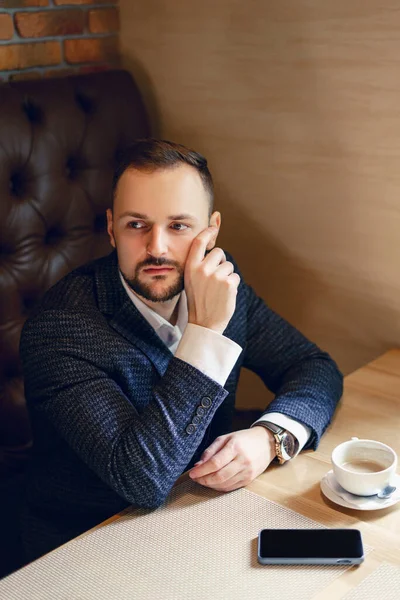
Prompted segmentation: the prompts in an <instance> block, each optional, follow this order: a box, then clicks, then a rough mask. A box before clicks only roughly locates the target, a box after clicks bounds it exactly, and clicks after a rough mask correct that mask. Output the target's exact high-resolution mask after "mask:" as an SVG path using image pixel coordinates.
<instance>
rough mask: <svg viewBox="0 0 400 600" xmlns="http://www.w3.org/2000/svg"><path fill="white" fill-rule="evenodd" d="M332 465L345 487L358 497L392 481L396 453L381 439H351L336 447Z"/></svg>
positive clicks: (368, 494)
mask: <svg viewBox="0 0 400 600" xmlns="http://www.w3.org/2000/svg"><path fill="white" fill-rule="evenodd" d="M332 465H333V472H334V474H335V477H336V480H337V481H338V483H340V485H341V486H342V488H344V489H345V490H347V491H348V492H350V493H351V494H357V495H358V496H373V495H374V494H377V493H378V492H379V491H381V490H383V488H385V487H386V486H387V485H390V484H391V483H392V481H393V478H394V476H395V474H396V468H397V454H396V452H395V451H394V450H393V449H392V448H390V446H387V445H386V444H383V443H382V442H377V441H374V440H360V439H358V438H352V439H351V440H349V441H348V442H343V443H342V444H339V446H336V448H335V449H334V450H333V452H332Z"/></svg>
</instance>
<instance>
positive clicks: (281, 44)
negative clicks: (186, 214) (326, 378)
mask: <svg viewBox="0 0 400 600" xmlns="http://www.w3.org/2000/svg"><path fill="white" fill-rule="evenodd" d="M120 10H121V27H122V43H121V46H122V47H121V50H122V55H123V58H124V61H125V65H126V66H127V67H128V68H129V69H131V70H132V72H133V74H134V75H135V76H136V78H137V79H138V81H139V83H140V86H141V88H142V92H143V94H144V96H145V99H146V102H147V105H148V106H149V108H150V112H151V116H152V120H153V124H154V128H155V131H156V132H157V133H158V134H160V135H162V136H163V137H166V138H170V139H174V140H176V141H179V142H182V143H185V144H187V145H191V146H193V147H194V148H196V149H198V150H199V151H201V152H203V153H204V154H205V155H206V156H207V157H208V159H209V161H210V165H211V169H212V171H213V174H214V177H215V181H216V189H217V208H218V209H219V210H221V213H222V216H223V228H222V233H221V238H220V242H221V245H223V246H224V247H226V248H227V249H228V250H230V251H232V252H233V253H234V255H235V257H236V259H237V260H238V262H239V264H240V266H241V268H242V271H243V274H244V275H245V277H246V279H247V280H248V281H249V282H250V283H251V284H252V285H253V286H254V287H255V289H256V290H257V292H258V293H259V294H260V295H262V296H263V297H264V298H265V299H266V300H267V301H268V302H269V304H270V305H271V306H272V307H273V308H274V309H276V310H277V311H278V312H279V313H281V314H282V315H283V316H285V317H286V318H287V319H289V320H290V321H291V322H293V323H294V324H295V325H296V326H297V327H299V328H300V329H301V330H302V331H303V332H304V333H305V334H306V335H308V336H309V337H311V338H312V339H313V340H315V341H316V342H317V343H319V344H320V345H321V346H322V347H323V348H325V349H327V350H328V351H329V352H331V354H332V355H333V356H334V357H335V359H336V360H337V361H338V363H339V365H340V367H341V368H342V369H343V370H344V371H345V372H346V373H347V372H349V371H351V370H353V369H355V368H357V367H358V366H360V365H361V364H363V363H364V362H365V361H367V360H369V359H372V358H374V357H375V356H377V355H378V354H380V353H381V352H383V351H384V350H386V349H388V348H390V347H393V346H399V345H400V306H399V297H400V277H399V255H400V200H399V194H400V76H399V73H400V36H399V33H398V32H399V31H400V5H399V3H398V2H397V1H395V0H390V1H386V2H382V1H380V0H362V1H361V0H352V1H351V2H349V1H348V0H336V2H334V3H333V2H328V1H327V0H287V1H285V2H265V1H264V0H247V1H246V2H243V1H241V2H239V1H237V0H219V1H218V2H214V1H212V0H202V2H201V3H200V2H193V1H190V0H189V1H188V0H169V2H163V1H161V0H148V1H147V2H146V3H144V2H140V3H139V2H138V3H133V2H131V1H130V0H120ZM263 402H264V392H263V389H262V386H261V385H260V384H259V383H258V382H257V381H256V379H255V378H254V377H252V376H246V377H245V378H244V381H243V383H242V385H241V393H240V403H241V405H246V406H262V404H263Z"/></svg>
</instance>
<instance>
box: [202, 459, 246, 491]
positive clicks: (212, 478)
mask: <svg viewBox="0 0 400 600" xmlns="http://www.w3.org/2000/svg"><path fill="white" fill-rule="evenodd" d="M242 470H243V465H242V464H241V463H240V461H239V460H237V458H234V459H233V460H232V461H231V462H230V463H229V464H227V465H225V466H224V467H222V469H219V471H216V472H215V473H210V474H209V475H204V476H203V477H198V478H196V482H197V483H200V484H201V485H206V486H208V487H213V486H215V485H219V486H220V485H223V484H225V483H226V482H227V481H229V480H230V479H233V478H236V479H238V477H239V473H242ZM241 477H243V474H241Z"/></svg>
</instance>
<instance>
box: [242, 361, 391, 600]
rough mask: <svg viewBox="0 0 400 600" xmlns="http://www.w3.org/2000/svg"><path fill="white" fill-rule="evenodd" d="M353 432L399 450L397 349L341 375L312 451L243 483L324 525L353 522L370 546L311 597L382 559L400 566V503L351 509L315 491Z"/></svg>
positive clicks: (334, 594)
mask: <svg viewBox="0 0 400 600" xmlns="http://www.w3.org/2000/svg"><path fill="white" fill-rule="evenodd" d="M353 436H357V437H359V438H367V439H375V440H379V441H381V442H384V443H386V444H388V445H389V446H391V447H392V448H394V450H395V451H396V452H397V454H398V455H400V350H391V351H389V352H387V353H386V354H384V355H383V356H381V357H380V358H378V359H377V360H375V361H373V362H371V363H369V364H368V365H366V366H364V367H362V368H361V369H358V370H357V371H355V372H354V373H352V374H351V375H348V376H347V377H346V378H345V391H344V395H343V399H342V401H341V403H340V406H339V408H338V410H337V411H336V414H335V417H334V420H333V422H332V424H331V426H330V428H329V429H328V431H327V432H326V433H325V435H324V436H323V438H322V440H321V443H320V445H319V447H318V450H317V451H316V452H304V453H302V454H300V455H299V456H298V457H297V458H296V459H295V460H294V461H292V462H289V463H287V464H285V465H284V466H283V467H277V468H273V469H269V470H268V471H267V472H265V473H264V474H263V475H260V476H259V477H258V478H257V479H256V480H255V481H253V482H252V483H251V484H250V485H249V486H248V489H249V490H252V491H253V492H256V493H257V494H260V495H262V496H265V497H268V498H269V499H270V500H274V501H275V502H278V503H279V504H282V505H284V506H287V507H288V508H291V509H292V510H294V511H296V512H298V513H301V514H302V515H305V516H307V517H309V518H311V519H314V520H315V521H319V522H320V523H323V524H324V525H326V526H327V527H356V528H358V529H360V530H361V532H362V535H363V539H364V542H365V543H366V544H369V545H370V546H372V547H373V548H374V552H372V553H371V554H370V555H369V556H367V557H366V560H365V562H364V563H363V564H362V565H361V566H360V567H358V568H353V569H350V570H348V571H346V572H345V574H344V575H342V576H341V577H339V578H338V579H336V580H335V581H334V582H333V583H332V584H331V585H330V586H329V588H325V589H324V590H323V592H322V593H321V594H319V595H318V596H315V600H328V599H330V598H332V599H335V600H336V599H337V598H340V597H342V595H344V594H345V593H346V592H348V591H349V589H351V588H353V587H355V586H356V585H358V583H360V581H361V580H362V579H364V578H365V577H367V576H368V575H369V574H370V573H371V572H372V571H373V570H374V569H376V568H377V567H378V566H379V565H380V564H381V563H382V562H385V561H388V562H390V563H393V564H396V565H398V566H400V503H399V504H397V505H395V506H392V507H389V508H386V509H383V510H379V511H359V510H351V509H346V508H342V507H340V506H337V505H336V504H334V503H332V502H330V501H329V500H327V499H326V498H325V497H324V496H323V495H322V493H321V491H320V481H321V479H322V477H323V475H324V474H325V473H326V472H327V471H328V470H329V468H330V457H331V453H332V450H333V448H334V447H335V446H337V445H338V444H340V443H341V442H344V441H347V440H349V439H350V438H351V437H353ZM399 597H400V590H399Z"/></svg>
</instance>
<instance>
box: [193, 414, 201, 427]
mask: <svg viewBox="0 0 400 600" xmlns="http://www.w3.org/2000/svg"><path fill="white" fill-rule="evenodd" d="M192 423H194V425H198V424H199V423H201V417H199V415H194V417H193V419H192Z"/></svg>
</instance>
